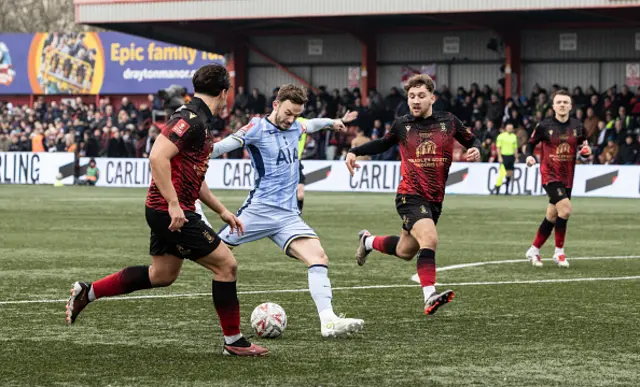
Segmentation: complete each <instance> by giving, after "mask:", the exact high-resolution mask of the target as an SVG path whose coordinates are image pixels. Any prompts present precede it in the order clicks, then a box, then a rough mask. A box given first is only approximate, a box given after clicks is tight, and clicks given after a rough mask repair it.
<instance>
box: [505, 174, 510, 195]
mask: <svg viewBox="0 0 640 387" xmlns="http://www.w3.org/2000/svg"><path fill="white" fill-rule="evenodd" d="M510 183H511V178H510V177H507V184H506V186H505V189H504V194H505V195H508V194H509V184H510Z"/></svg>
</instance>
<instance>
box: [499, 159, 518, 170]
mask: <svg viewBox="0 0 640 387" xmlns="http://www.w3.org/2000/svg"><path fill="white" fill-rule="evenodd" d="M515 164H516V156H514V155H511V156H502V165H504V169H506V170H507V171H513V170H514V169H515V168H516V166H515Z"/></svg>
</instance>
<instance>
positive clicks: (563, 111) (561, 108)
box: [553, 95, 572, 116]
mask: <svg viewBox="0 0 640 387" xmlns="http://www.w3.org/2000/svg"><path fill="white" fill-rule="evenodd" d="M571 108H572V105H571V97H569V96H568V95H557V96H556V97H555V98H554V99H553V111H555V112H556V114H557V115H560V116H566V115H568V114H569V112H570V111H571Z"/></svg>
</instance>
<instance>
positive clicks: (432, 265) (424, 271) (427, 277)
mask: <svg viewBox="0 0 640 387" xmlns="http://www.w3.org/2000/svg"><path fill="white" fill-rule="evenodd" d="M418 277H419V278H420V286H422V287H423V288H424V287H425V286H434V285H435V284H436V252H435V251H433V250H431V249H420V251H419V252H418Z"/></svg>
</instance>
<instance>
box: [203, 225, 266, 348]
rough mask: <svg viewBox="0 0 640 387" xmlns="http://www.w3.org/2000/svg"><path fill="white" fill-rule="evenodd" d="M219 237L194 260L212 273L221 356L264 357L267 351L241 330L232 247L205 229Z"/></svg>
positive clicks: (236, 265)
mask: <svg viewBox="0 0 640 387" xmlns="http://www.w3.org/2000/svg"><path fill="white" fill-rule="evenodd" d="M206 231H207V232H209V235H211V236H212V237H213V238H216V239H217V240H218V246H217V247H216V249H215V250H214V251H213V252H211V253H209V254H208V255H206V256H204V257H202V258H199V259H196V260H195V262H196V263H198V264H199V265H201V266H203V267H205V268H207V269H209V270H210V271H211V272H212V273H213V280H212V281H211V295H212V297H213V305H214V307H215V309H216V313H217V314H218V318H219V320H220V326H221V327H222V333H223V335H224V347H223V354H224V355H234V356H263V355H266V354H268V352H269V351H268V350H267V349H266V348H264V347H261V346H258V345H256V344H252V343H250V342H249V341H248V340H247V339H246V338H245V337H243V336H242V333H241V332H240V302H239V300H238V291H237V287H236V278H237V277H236V273H237V268H238V264H237V262H236V259H235V257H234V256H233V253H231V250H229V248H228V247H227V246H226V245H225V244H224V243H220V239H219V238H218V237H217V236H215V237H214V235H215V233H214V232H213V230H210V229H209V230H206Z"/></svg>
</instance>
